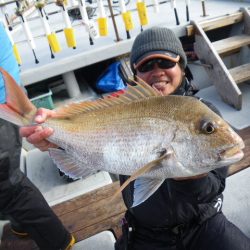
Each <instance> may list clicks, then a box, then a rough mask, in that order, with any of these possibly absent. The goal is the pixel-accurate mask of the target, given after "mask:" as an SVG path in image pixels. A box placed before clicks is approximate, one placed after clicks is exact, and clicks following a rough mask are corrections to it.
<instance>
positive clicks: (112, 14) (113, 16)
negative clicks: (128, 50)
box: [108, 0, 121, 42]
mask: <svg viewBox="0 0 250 250" xmlns="http://www.w3.org/2000/svg"><path fill="white" fill-rule="evenodd" d="M108 7H109V11H110V15H111V19H112V23H113V27H114V30H115V36H116V41H117V42H119V41H121V38H120V36H119V33H118V29H117V25H116V21H115V15H114V13H113V9H112V5H111V1H110V0H108Z"/></svg>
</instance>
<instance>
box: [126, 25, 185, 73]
mask: <svg viewBox="0 0 250 250" xmlns="http://www.w3.org/2000/svg"><path fill="white" fill-rule="evenodd" d="M154 51H167V52H170V53H174V54H175V55H179V56H180V58H181V59H180V64H181V66H182V67H183V68H186V65H187V57H186V54H185V52H184V50H183V47H182V44H181V42H180V40H179V38H178V37H177V36H176V35H175V33H174V32H173V31H172V30H170V29H168V28H163V27H152V28H149V29H147V30H145V31H143V32H141V33H140V34H139V35H138V36H137V37H136V39H135V41H134V43H133V46H132V50H131V54H130V66H131V69H132V70H133V71H134V68H133V64H137V63H138V62H139V61H140V60H141V59H142V58H143V57H144V55H146V54H148V53H150V52H154Z"/></svg>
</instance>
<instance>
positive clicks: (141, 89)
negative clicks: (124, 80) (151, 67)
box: [55, 79, 161, 118]
mask: <svg viewBox="0 0 250 250" xmlns="http://www.w3.org/2000/svg"><path fill="white" fill-rule="evenodd" d="M131 81H132V82H134V83H135V84H136V86H131V85H129V84H128V85H127V89H126V90H124V91H119V92H115V93H112V94H110V95H107V96H105V97H104V98H103V99H102V98H100V99H97V100H94V101H84V102H79V103H72V104H69V105H67V106H65V107H62V108H59V109H58V110H57V112H56V116H55V117H56V118H65V117H70V116H72V115H76V114H79V113H87V112H91V111H93V110H100V109H104V108H107V107H111V106H114V105H119V104H127V103H131V102H134V101H137V100H141V99H145V98H148V97H151V96H161V94H160V92H158V91H157V90H155V89H153V88H152V87H151V86H149V85H148V84H147V83H146V82H144V81H143V80H142V79H139V81H140V82H137V81H135V80H131Z"/></svg>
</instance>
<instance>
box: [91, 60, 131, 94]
mask: <svg viewBox="0 0 250 250" xmlns="http://www.w3.org/2000/svg"><path fill="white" fill-rule="evenodd" d="M96 88H97V89H98V90H101V91H102V92H103V93H108V92H115V91H118V90H122V89H125V88H126V85H125V84H124V82H123V80H122V78H121V75H120V62H114V63H112V64H110V65H109V67H108V69H107V71H105V73H104V74H102V75H101V77H100V78H99V80H98V81H97V83H96Z"/></svg>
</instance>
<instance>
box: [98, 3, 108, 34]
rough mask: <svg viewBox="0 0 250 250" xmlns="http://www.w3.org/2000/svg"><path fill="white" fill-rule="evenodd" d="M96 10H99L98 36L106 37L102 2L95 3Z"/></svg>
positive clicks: (106, 29)
mask: <svg viewBox="0 0 250 250" xmlns="http://www.w3.org/2000/svg"><path fill="white" fill-rule="evenodd" d="M97 4H98V10H99V18H98V19H97V22H98V28H99V34H100V36H107V35H108V20H107V16H106V13H105V10H104V5H103V2H102V0H98V1H97Z"/></svg>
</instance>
